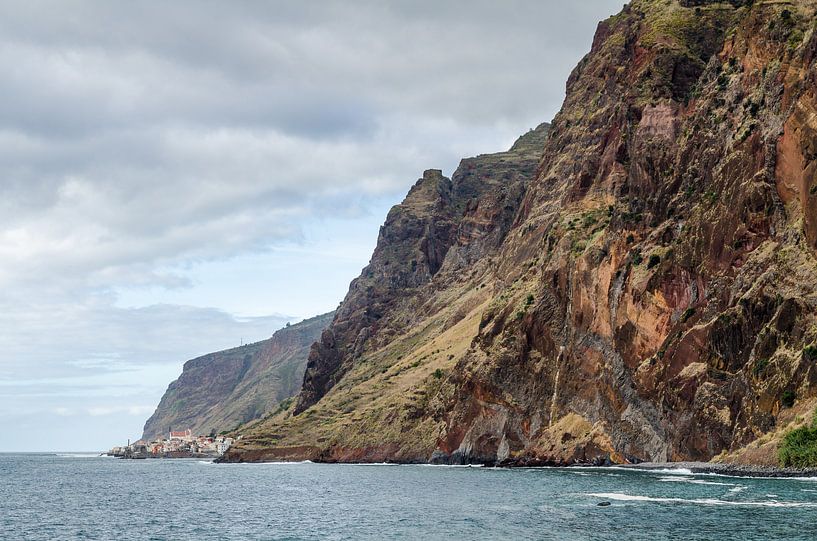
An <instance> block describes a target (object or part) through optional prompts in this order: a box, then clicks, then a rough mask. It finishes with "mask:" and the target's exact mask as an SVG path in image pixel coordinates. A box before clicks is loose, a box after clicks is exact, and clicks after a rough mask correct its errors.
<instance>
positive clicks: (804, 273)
mask: <svg viewBox="0 0 817 541" xmlns="http://www.w3.org/2000/svg"><path fill="white" fill-rule="evenodd" d="M816 16H817V2H814V1H813V0H791V1H782V2H781V1H775V2H770V1H759V0H755V1H754V2H750V1H737V0H736V1H733V2H709V1H694V2H692V1H687V0H633V1H632V2H631V3H630V4H629V5H627V6H625V8H624V10H623V11H622V12H621V13H620V14H618V15H616V16H614V17H612V18H610V19H608V20H606V21H604V22H602V23H601V24H600V25H599V27H598V30H597V32H596V36H595V38H594V40H593V45H592V49H591V52H590V53H589V54H588V55H587V56H586V57H585V58H584V59H583V60H582V61H581V62H580V63H579V65H578V66H577V67H576V69H575V70H574V71H573V73H572V74H571V76H570V78H569V80H568V83H567V96H566V99H565V102H564V105H563V108H562V110H561V111H560V112H559V114H558V115H557V116H556V118H555V119H554V120H553V122H552V124H551V125H550V126H549V128H548V127H546V126H542V127H540V128H538V129H537V130H536V131H534V132H533V133H532V134H530V135H529V136H526V137H525V138H523V139H522V140H520V143H519V144H518V145H516V146H515V147H514V149H512V150H511V151H510V152H508V153H502V154H496V155H490V156H481V157H477V158H472V159H470V160H464V161H463V162H462V164H461V166H460V168H459V169H458V170H457V172H456V173H455V174H454V175H453V176H452V178H451V179H450V180H449V179H446V178H445V177H443V176H442V175H441V174H440V172H438V171H429V172H427V173H426V174H425V175H424V176H423V178H422V179H421V180H420V181H419V182H418V183H417V184H416V185H415V186H414V187H413V188H412V190H411V192H410V193H409V195H408V197H407V198H406V200H405V201H404V202H403V203H402V204H401V205H398V206H396V207H395V208H394V209H392V211H391V212H390V213H389V216H388V218H387V220H386V223H385V225H384V226H383V228H382V229H381V232H380V238H379V242H378V246H377V249H376V251H375V253H374V256H373V258H372V262H371V264H370V265H369V266H368V267H367V268H366V269H364V271H363V274H362V275H361V277H360V278H358V279H357V280H356V281H355V282H354V283H353V284H352V286H351V288H350V291H349V294H348V296H347V297H346V299H345V300H344V302H343V304H342V305H341V307H340V309H339V311H338V313H337V316H336V317H335V320H334V321H333V323H332V324H331V325H330V326H329V328H328V329H327V330H326V331H325V332H324V333H323V336H322V337H321V340H320V341H319V343H318V344H316V346H315V347H314V348H313V349H312V351H311V353H310V358H309V365H308V368H307V370H306V374H305V379H304V384H303V390H302V391H301V394H300V397H299V399H298V403H297V406H296V407H294V408H293V409H291V410H288V411H284V412H280V413H279V414H277V415H274V416H272V417H270V418H268V419H266V420H264V421H263V422H259V423H256V424H255V425H253V426H252V427H248V428H246V429H242V434H243V435H244V438H243V439H242V440H241V442H240V443H239V444H238V445H236V446H234V448H233V449H231V451H230V453H229V454H228V456H227V460H235V461H242V460H269V459H303V458H309V459H312V460H323V461H383V460H393V461H403V462H427V461H432V462H444V463H471V462H476V463H491V464H509V465H525V464H567V463H575V462H588V463H590V462H596V463H605V462H636V461H642V460H651V461H667V460H709V459H711V458H713V457H715V456H716V455H718V454H720V453H728V452H736V451H738V450H740V449H742V448H744V447H746V446H747V445H749V444H751V443H752V442H754V441H756V440H758V439H759V438H762V437H763V436H764V434H767V433H770V432H773V431H776V430H779V429H780V426H779V422H780V421H782V420H784V419H789V418H791V417H792V416H791V415H788V413H789V412H790V411H792V410H791V409H789V408H794V411H797V409H798V408H800V407H801V405H802V404H805V403H807V399H810V398H813V397H815V396H817V387H815V383H817V358H816V357H817V355H815V354H814V353H813V352H814V351H817V348H814V347H809V346H811V345H812V344H814V343H815V342H817V259H816V256H817V95H816V94H815V89H817V58H816V57H817V31H815V30H816V29H817V22H816V21H817V17H816ZM545 134H547V136H546V137H545ZM781 412H785V413H786V415H781Z"/></svg>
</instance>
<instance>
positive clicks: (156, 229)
mask: <svg viewBox="0 0 817 541" xmlns="http://www.w3.org/2000/svg"><path fill="white" fill-rule="evenodd" d="M620 5H621V0H616V1H609V0H597V1H593V2H561V1H556V0H550V1H532V0H529V1H517V0H510V1H508V2H501V3H499V2H488V1H481V0H478V1H476V2H454V1H452V2H438V1H435V2H431V1H426V0H420V1H412V2H407V1H406V2H402V1H393V2H381V1H375V0H363V1H360V2H353V3H350V2H345V1H340V0H337V1H333V0H330V1H327V2H321V3H319V4H316V3H312V2H300V3H298V2H283V1H273V2H229V3H212V2H205V3H202V2H193V1H192V0H180V1H177V2H160V1H158V0H148V1H145V2H136V3H110V2H102V1H99V0H94V1H91V0H68V1H59V2H57V1H46V0H34V1H30V2H22V3H21V2H17V3H11V2H9V3H3V4H0V69H2V71H3V77H2V78H0V94H2V96H3V100H1V101H0V259H1V260H2V261H3V265H2V266H0V291H2V294H0V328H2V329H3V332H2V333H0V352H2V354H1V355H2V357H0V368H2V372H0V394H3V393H5V397H6V399H7V406H6V408H5V415H11V413H12V412H10V411H9V410H10V409H11V408H12V407H13V408H16V409H17V411H18V412H23V411H24V410H26V409H32V408H35V409H38V411H39V410H42V411H46V412H48V415H50V416H51V417H49V418H51V419H52V421H53V419H57V418H61V417H63V416H64V414H65V412H66V411H70V412H74V413H76V415H77V416H80V415H85V416H86V417H87V416H89V413H90V411H91V408H93V411H97V412H98V411H103V410H104V408H114V410H111V411H113V412H114V413H112V414H111V415H112V416H116V415H117V414H119V415H123V416H127V415H130V414H129V410H128V411H125V410H122V409H115V408H118V407H119V406H112V405H111V404H113V403H114V402H110V401H108V402H105V400H107V398H105V397H108V398H110V397H114V396H116V394H117V393H122V392H125V393H126V394H128V395H129V396H131V395H132V396H134V397H139V396H140V393H141V398H138V399H134V400H130V401H129V402H128V403H129V404H143V403H146V402H150V403H152V401H155V400H156V399H157V398H158V396H159V395H160V394H161V391H162V390H163V389H164V387H165V386H166V384H167V382H168V381H169V379H172V377H173V373H172V372H170V371H171V369H172V370H178V367H179V364H180V363H181V362H182V361H183V360H185V359H187V358H190V357H193V356H195V355H197V354H201V353H205V352H207V351H211V350H217V349H221V348H224V347H228V346H231V345H235V343H236V342H237V341H240V340H241V338H242V337H245V338H247V339H260V338H263V337H265V336H268V335H269V334H270V333H271V332H272V331H273V330H274V329H275V328H276V326H280V325H281V324H282V323H283V322H284V321H285V320H286V317H285V316H279V315H275V314H276V313H285V314H299V315H306V314H302V308H303V307H302V305H301V304H299V303H298V301H297V299H296V296H295V295H281V296H280V298H281V299H286V302H285V304H283V305H270V306H269V307H268V308H267V310H266V311H265V312H264V313H267V314H272V315H271V316H270V317H269V318H261V319H242V318H239V317H237V316H236V315H235V313H242V312H244V313H249V312H252V313H256V314H257V313H259V308H258V307H257V306H255V305H254V306H253V307H252V309H251V310H243V309H242V307H241V306H238V307H236V306H233V305H232V304H231V307H230V310H227V309H225V308H224V306H225V304H224V303H223V302H222V301H223V299H224V298H225V297H228V296H229V291H230V287H231V284H230V283H229V281H228V280H227V279H226V278H223V279H221V280H220V279H219V278H218V277H216V276H214V275H215V274H217V273H214V272H204V271H202V269H207V268H211V269H212V268H219V265H224V262H226V261H256V260H257V259H254V258H257V257H258V256H259V254H266V257H268V258H279V259H280V260H281V261H286V260H289V261H294V259H293V257H294V256H293V255H292V254H293V253H294V252H293V247H298V246H300V247H301V248H303V249H304V250H308V249H309V247H310V242H312V237H310V231H314V230H315V229H319V228H320V227H322V226H323V227H326V224H327V223H329V222H327V221H326V220H327V217H332V219H333V220H334V221H333V222H332V228H333V229H332V230H331V231H327V232H325V235H324V236H325V237H326V238H325V239H324V245H332V246H333V247H334V249H333V250H325V252H324V253H326V258H327V259H326V261H325V262H324V263H322V264H321V263H318V264H315V263H314V262H313V261H312V260H310V265H311V266H313V267H314V268H311V269H310V271H311V272H301V273H299V272H294V273H292V274H293V276H292V277H291V278H290V279H288V281H287V282H288V283H287V285H286V287H287V288H288V289H289V290H290V292H291V291H298V290H299V289H300V290H304V291H309V290H313V289H314V290H320V291H321V292H323V291H325V290H326V288H324V287H323V286H324V285H325V284H326V283H332V284H337V286H334V285H333V289H332V291H334V292H336V293H327V299H326V301H325V304H321V305H320V306H323V308H321V309H326V310H328V309H331V308H333V307H334V306H335V305H336V303H337V302H338V301H339V300H340V298H341V297H342V295H343V292H344V291H343V289H344V287H345V284H346V283H348V280H349V279H351V278H352V277H353V275H354V274H353V273H354V272H356V271H352V272H350V271H349V269H352V268H355V265H354V264H351V263H349V261H347V260H348V255H347V254H349V253H353V252H354V253H358V252H359V250H357V249H355V250H352V249H350V247H349V246H350V245H349V242H351V241H350V240H349V239H348V238H346V237H345V236H344V235H345V233H346V232H347V231H348V230H349V229H351V228H353V227H352V226H349V227H346V226H343V225H342V222H344V221H345V222H348V223H353V222H356V221H360V220H363V219H365V220H366V223H367V224H368V223H369V222H372V223H375V222H378V221H380V220H381V219H382V216H380V217H378V216H379V215H380V214H381V213H382V212H383V210H384V208H385V207H387V206H388V205H387V204H386V203H385V202H391V203H394V202H397V201H399V199H400V198H401V197H402V196H403V194H404V193H405V191H406V190H407V189H408V187H409V186H411V185H412V184H413V182H414V180H415V179H416V178H417V177H418V176H419V175H420V174H421V172H422V170H423V169H426V168H429V167H438V168H442V169H444V170H445V171H447V172H449V173H450V172H451V170H452V169H453V168H454V167H455V166H456V164H457V162H458V160H459V159H460V158H461V157H463V156H468V155H474V154H477V153H480V152H489V151H495V150H500V149H502V148H503V147H507V146H509V145H510V144H511V142H512V141H513V140H514V139H515V137H516V136H517V135H518V134H520V133H524V132H525V131H526V130H527V129H528V128H531V127H533V126H535V125H537V124H538V123H539V122H541V121H543V120H548V119H550V118H551V117H552V116H553V114H554V113H555V112H556V111H557V109H558V107H559V105H560V102H561V100H562V96H563V92H564V82H565V80H566V78H567V75H568V73H569V71H570V69H572V67H573V65H574V64H575V63H576V61H577V60H578V59H579V58H580V57H581V56H582V55H583V54H584V53H585V52H586V51H587V50H588V49H589V47H590V43H591V38H592V32H593V29H594V27H595V24H596V22H597V21H598V20H599V19H601V18H604V17H606V16H607V15H609V14H611V13H612V12H614V11H616V10H617V9H619V8H620ZM375 214H377V215H378V216H375V217H374V218H373V216H374V215H375ZM339 224H340V225H339ZM376 234H377V231H376V225H375V226H374V227H372V231H371V239H372V241H373V240H374V238H375V237H376ZM354 242H355V243H357V240H355V241H354ZM333 253H335V256H333V255H332V254H333ZM333 257H335V259H332V258H333ZM359 259H360V261H359V264H358V265H357V266H358V267H360V266H363V265H364V264H365V263H366V256H359ZM341 263H342V264H341ZM341 269H342V270H341ZM341 272H342V273H343V274H342V275H341ZM236 274H240V273H236ZM202 276H207V277H208V279H209V280H215V282H216V285H213V283H212V282H210V283H208V284H207V285H206V287H202V286H201V284H200V283H199V282H198V281H197V280H198V279H199V278H198V277H202ZM276 276H277V275H276ZM308 280H312V282H309V281H308ZM315 280H318V282H315ZM253 283H255V282H253ZM267 287H268V288H270V289H274V288H276V287H280V286H279V285H277V284H272V283H270V284H269V285H268V286H267ZM148 291H150V292H152V293H150V295H148V294H147V293H145V294H144V295H145V297H146V298H147V297H149V298H150V299H151V302H150V303H147V302H145V303H142V304H140V303H139V302H138V299H139V297H140V293H139V292H148ZM180 291H195V292H202V294H204V293H205V292H208V291H216V293H214V294H213V295H212V296H211V297H206V296H203V297H201V298H196V299H193V300H191V301H189V302H187V303H186V304H176V305H171V304H168V303H166V302H164V301H163V300H162V293H164V294H165V295H166V296H167V297H173V298H178V297H180V296H181V295H179V293H178V292H180ZM157 292H158V293H157ZM122 297H127V298H128V306H129V307H126V306H123V305H122V303H120V302H119V301H120V299H121V298H122ZM187 297H195V295H188V296H187ZM329 297H331V298H329ZM317 304H319V303H316V302H314V301H311V302H310V304H309V306H310V307H313V306H316V305H317ZM310 309H311V308H310ZM136 377H138V378H142V379H143V380H144V384H140V385H136V384H134V383H133V382H134V380H135V378H136ZM117 378H119V379H117ZM128 378H129V379H130V383H128V382H123V381H122V380H123V379H128ZM15 382H17V383H15ZM26 382H27V383H26ZM15 385H16V386H15ZM117 385H118V386H117ZM123 389H126V391H123ZM77 390H79V392H81V393H86V396H88V397H95V398H94V400H96V399H99V402H98V403H93V404H91V403H90V402H91V400H90V398H89V399H88V400H87V401H86V402H88V403H83V402H82V400H81V399H80V398H79V397H77V396H74V395H76V394H77ZM102 395H104V396H102ZM66 397H67V398H70V400H71V403H70V404H67V403H65V402H64V401H63V400H64V399H66ZM140 400H143V401H140ZM8 404H13V406H8ZM61 408H68V409H61ZM100 408H102V409H100ZM105 411H107V410H105ZM60 412H62V413H60ZM83 412H84V413H83ZM44 415H45V414H44ZM89 422H90V421H89ZM123 422H124V421H123ZM127 422H131V421H127ZM89 426H91V425H89ZM100 426H101V425H100ZM130 426H133V425H130ZM5 428H7V427H4V426H0V429H5Z"/></svg>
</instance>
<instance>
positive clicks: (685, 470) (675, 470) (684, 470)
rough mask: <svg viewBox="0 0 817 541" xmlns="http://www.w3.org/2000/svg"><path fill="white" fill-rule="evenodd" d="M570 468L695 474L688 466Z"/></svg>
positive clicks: (577, 467) (574, 467) (576, 467)
mask: <svg viewBox="0 0 817 541" xmlns="http://www.w3.org/2000/svg"><path fill="white" fill-rule="evenodd" d="M569 469H571V470H591V471H609V470H615V471H628V472H634V471H635V472H640V473H660V474H663V475H695V473H694V472H693V471H692V470H690V469H688V468H639V467H638V466H570V468H569Z"/></svg>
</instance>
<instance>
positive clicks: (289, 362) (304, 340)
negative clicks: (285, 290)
mask: <svg viewBox="0 0 817 541" xmlns="http://www.w3.org/2000/svg"><path fill="white" fill-rule="evenodd" d="M333 315H334V313H329V314H324V315H322V316H317V317H314V318H311V319H307V320H304V321H302V322H300V323H297V324H295V325H290V326H288V327H285V328H283V329H280V330H278V331H276V332H275V334H273V335H272V337H271V338H268V339H267V340H263V341H261V342H256V343H254V344H247V345H245V346H242V347H238V348H234V349H228V350H225V351H220V352H217V353H210V354H208V355H205V356H203V357H199V358H197V359H193V360H191V361H187V362H186V363H185V364H184V369H183V370H182V374H181V375H180V376H179V379H177V380H176V381H174V382H173V383H171V384H170V386H169V387H168V389H167V391H166V392H165V394H164V396H163V397H162V400H161V402H160V403H159V406H158V407H157V408H156V411H155V412H154V414H153V415H152V416H151V417H150V419H148V421H147V422H146V423H145V428H144V432H143V435H142V437H143V438H144V439H154V438H156V437H157V436H161V435H164V434H166V433H167V432H168V431H169V430H170V429H171V428H172V429H174V430H183V429H187V428H191V429H193V432H194V433H197V434H208V433H210V432H211V431H215V432H221V431H224V430H231V429H233V428H235V427H236V426H238V425H239V424H242V423H246V422H248V421H251V420H254V419H257V418H259V417H261V416H262V415H264V414H265V413H268V412H269V411H270V410H271V409H272V408H273V407H275V406H276V405H277V404H278V403H279V402H281V401H282V400H284V399H287V398H290V397H292V396H294V395H295V394H297V392H298V390H299V389H300V385H301V381H302V379H303V373H304V369H305V367H306V360H307V355H308V352H309V348H310V346H311V345H312V343H313V342H315V340H317V339H318V337H319V336H320V334H321V332H322V331H323V330H324V329H325V328H326V326H327V325H329V323H330V321H331V320H332V316H333Z"/></svg>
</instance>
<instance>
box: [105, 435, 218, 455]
mask: <svg viewBox="0 0 817 541" xmlns="http://www.w3.org/2000/svg"><path fill="white" fill-rule="evenodd" d="M233 441H234V440H233V438H230V437H227V436H194V435H193V431H192V430H190V429H187V430H184V431H180V432H179V431H173V430H171V431H170V432H169V434H168V437H167V438H163V439H160V440H156V441H152V442H149V443H147V442H145V441H143V440H139V441H136V442H134V443H128V445H127V446H125V447H114V448H113V449H111V450H110V452H109V453H108V454H109V455H112V456H116V457H121V458H216V457H219V456H221V455H223V454H224V453H225V452H227V449H229V448H230V445H232V444H233Z"/></svg>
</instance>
